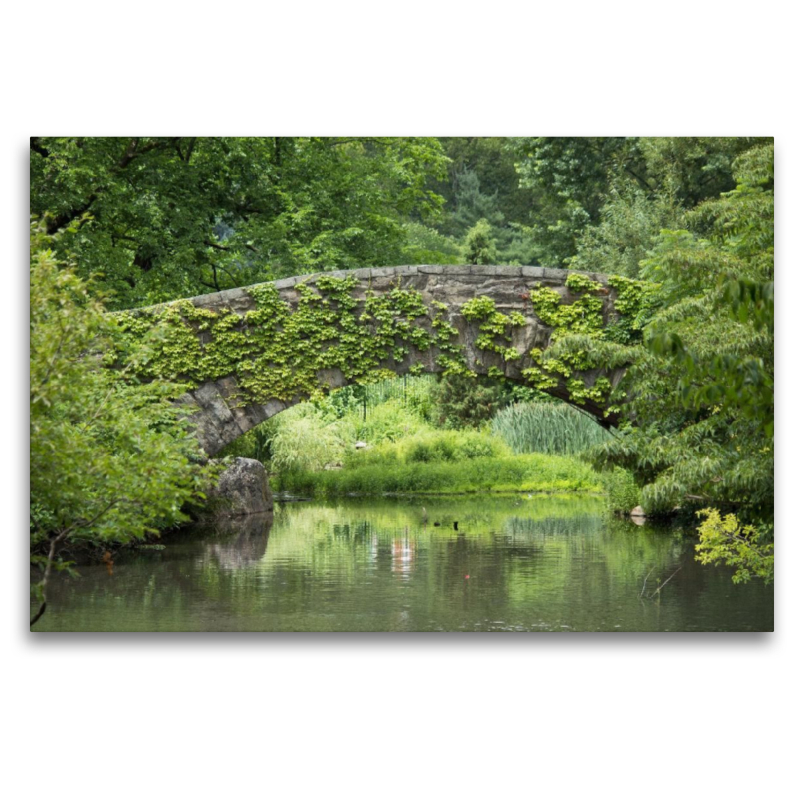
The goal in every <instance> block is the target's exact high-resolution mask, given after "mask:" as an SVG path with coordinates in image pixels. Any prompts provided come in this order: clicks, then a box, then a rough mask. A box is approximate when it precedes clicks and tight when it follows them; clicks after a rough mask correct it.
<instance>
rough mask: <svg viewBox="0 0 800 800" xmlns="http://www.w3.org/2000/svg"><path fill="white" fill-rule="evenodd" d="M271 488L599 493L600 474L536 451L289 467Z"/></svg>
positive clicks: (304, 491)
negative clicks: (329, 467)
mask: <svg viewBox="0 0 800 800" xmlns="http://www.w3.org/2000/svg"><path fill="white" fill-rule="evenodd" d="M272 485H273V489H275V490H276V491H280V492H289V493H291V494H300V495H319V496H328V497H334V496H337V495H348V494H357V495H381V494H419V495H424V494H469V493H474V492H593V493H599V492H602V490H603V486H602V483H601V479H600V476H598V474H597V473H596V472H594V471H593V470H592V469H591V468H590V467H589V466H587V465H586V464H583V463H582V462H580V461H577V460H575V459H573V458H568V457H563V456H546V455H542V454H540V453H532V454H529V455H519V456H505V457H499V458H494V457H482V458H481V457H479V458H471V459H465V460H464V461H460V462H450V461H433V462H425V461H412V462H408V463H402V462H395V463H389V464H381V463H371V464H369V465H364V466H356V467H351V468H348V469H341V470H323V471H320V472H310V471H300V470H297V471H291V472H284V473H282V474H280V475H277V476H275V477H274V478H273V481H272Z"/></svg>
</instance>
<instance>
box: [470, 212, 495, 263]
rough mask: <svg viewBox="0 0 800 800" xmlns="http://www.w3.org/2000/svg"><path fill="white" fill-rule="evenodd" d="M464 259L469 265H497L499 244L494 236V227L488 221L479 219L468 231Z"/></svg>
mask: <svg viewBox="0 0 800 800" xmlns="http://www.w3.org/2000/svg"><path fill="white" fill-rule="evenodd" d="M464 259H465V261H466V262H467V264H496V263H497V243H496V242H495V240H494V237H493V236H492V226H491V225H490V224H489V221H488V220H485V219H479V220H478V221H477V222H476V223H475V225H473V226H472V228H470V229H469V231H467V236H466V239H465V241H464Z"/></svg>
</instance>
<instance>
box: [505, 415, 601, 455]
mask: <svg viewBox="0 0 800 800" xmlns="http://www.w3.org/2000/svg"><path fill="white" fill-rule="evenodd" d="M492 433H494V434H495V435H496V436H499V437H501V438H502V439H503V441H505V442H506V444H508V446H509V447H510V448H511V450H512V451H513V452H514V453H549V454H556V455H571V454H574V453H580V452H581V451H582V450H585V449H586V448H587V447H591V446H592V445H595V444H601V443H602V442H604V441H606V440H607V439H608V438H609V437H610V435H611V434H610V433H609V432H608V431H606V430H605V429H604V428H601V427H600V425H598V424H597V422H595V421H594V420H593V419H592V418H591V417H589V416H588V415H587V414H584V413H583V412H582V411H579V410H578V409H577V408H573V407H572V406H570V405H568V404H567V403H517V404H515V405H513V406H508V407H507V408H504V409H503V410H502V411H499V412H498V413H497V415H496V416H495V417H494V419H493V420H492Z"/></svg>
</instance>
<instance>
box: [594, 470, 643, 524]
mask: <svg viewBox="0 0 800 800" xmlns="http://www.w3.org/2000/svg"><path fill="white" fill-rule="evenodd" d="M601 475H602V481H603V488H604V490H605V495H606V500H607V502H608V509H609V511H611V512H612V513H614V514H624V513H628V512H630V511H631V510H632V509H634V508H636V506H638V505H639V487H638V486H637V485H636V483H635V481H634V480H633V474H632V473H631V472H629V471H628V470H627V469H622V467H615V468H614V469H613V470H610V471H608V472H603V473H601Z"/></svg>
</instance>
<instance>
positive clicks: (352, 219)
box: [30, 137, 446, 308]
mask: <svg viewBox="0 0 800 800" xmlns="http://www.w3.org/2000/svg"><path fill="white" fill-rule="evenodd" d="M445 163H446V158H445V156H444V153H443V151H442V148H441V145H440V144H439V142H438V141H437V140H435V139H408V138H385V137H384V138H364V137H355V138H334V139H324V138H308V137H305V138H304V137H288V138H285V137H284V138H220V137H133V138H109V137H105V138H103V137H92V138H84V137H62V138H50V137H36V138H34V139H32V140H31V164H30V171H31V213H33V214H35V215H39V216H43V217H45V219H46V223H47V229H48V232H49V233H51V234H52V233H56V232H60V233H61V234H62V235H61V237H60V239H59V242H58V243H57V245H56V248H57V252H58V253H59V254H60V255H62V256H63V255H64V254H66V253H70V254H72V255H73V256H74V257H75V259H76V261H77V264H78V265H79V266H78V270H79V273H80V275H82V276H83V277H87V276H89V275H92V276H95V277H96V278H97V280H98V283H99V284H100V285H101V286H102V287H103V288H104V289H106V290H110V291H111V292H113V307H116V308H131V307H133V306H141V305H147V304H150V303H157V302H161V301H165V300H172V299H175V298H178V297H191V296H193V295H198V294H203V293H205V292H209V291H218V290H220V289H224V288H228V287H232V286H243V285H247V284H251V283H256V282H258V281H265V280H270V279H273V278H278V277H283V276H285V275H295V274H302V273H308V272H315V271H319V270H331V269H343V268H344V269H346V268H350V267H363V266H377V265H382V264H386V263H398V262H399V261H400V260H402V258H401V253H402V247H403V245H404V244H405V242H406V233H405V228H404V224H405V223H407V222H417V223H424V222H425V221H428V220H434V219H436V217H437V214H438V213H439V210H440V208H441V204H442V200H441V198H440V197H439V195H437V194H436V193H434V192H433V191H432V190H430V189H429V188H427V186H426V182H427V181H429V180H433V179H435V178H437V177H438V176H442V175H443V174H444V173H443V170H444V166H445Z"/></svg>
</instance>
